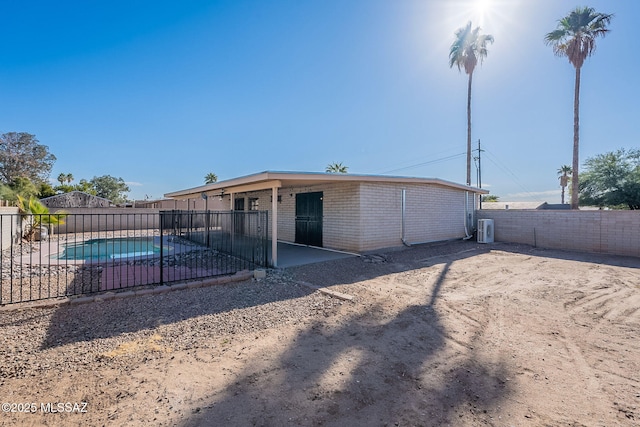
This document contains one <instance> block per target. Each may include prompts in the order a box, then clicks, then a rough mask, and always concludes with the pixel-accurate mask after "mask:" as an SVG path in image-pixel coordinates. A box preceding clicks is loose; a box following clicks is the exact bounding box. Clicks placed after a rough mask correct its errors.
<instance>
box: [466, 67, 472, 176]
mask: <svg viewBox="0 0 640 427" xmlns="http://www.w3.org/2000/svg"><path fill="white" fill-rule="evenodd" d="M472 79H473V71H472V72H471V73H469V87H468V89H467V185H471V80H472Z"/></svg>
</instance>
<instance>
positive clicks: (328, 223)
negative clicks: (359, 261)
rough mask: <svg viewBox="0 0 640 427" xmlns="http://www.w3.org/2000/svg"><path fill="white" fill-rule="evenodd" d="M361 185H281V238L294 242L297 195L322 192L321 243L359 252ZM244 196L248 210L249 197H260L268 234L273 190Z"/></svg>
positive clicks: (279, 236) (327, 246) (279, 232)
mask: <svg viewBox="0 0 640 427" xmlns="http://www.w3.org/2000/svg"><path fill="white" fill-rule="evenodd" d="M358 189H359V185H358V184H357V183H344V184H328V185H315V186H305V187H290V188H280V189H279V190H278V195H279V196H280V200H281V201H280V202H278V240H282V241H284V242H295V239H296V194H298V193H311V192H317V191H321V192H322V193H323V194H322V197H323V200H322V210H323V221H322V227H323V229H322V242H323V243H322V245H323V246H324V247H326V248H331V249H341V250H347V251H358V248H359V246H360V245H359V238H360V237H359V236H360V226H359V221H360V218H359V196H358ZM238 197H245V198H246V200H245V206H246V208H247V209H249V199H250V198H257V199H258V205H259V209H260V210H266V211H268V212H269V236H271V234H272V230H271V218H272V214H273V213H272V209H271V190H266V191H254V192H249V193H244V194H238V195H237V196H236V198H238Z"/></svg>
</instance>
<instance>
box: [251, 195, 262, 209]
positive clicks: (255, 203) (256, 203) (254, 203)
mask: <svg viewBox="0 0 640 427" xmlns="http://www.w3.org/2000/svg"><path fill="white" fill-rule="evenodd" d="M259 200H260V199H258V198H250V199H249V210H250V211H257V210H259V209H260V203H259Z"/></svg>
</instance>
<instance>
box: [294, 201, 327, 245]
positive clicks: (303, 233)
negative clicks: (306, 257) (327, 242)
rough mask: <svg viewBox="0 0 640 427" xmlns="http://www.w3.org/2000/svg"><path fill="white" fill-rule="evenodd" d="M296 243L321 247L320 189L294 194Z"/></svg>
mask: <svg viewBox="0 0 640 427" xmlns="http://www.w3.org/2000/svg"><path fill="white" fill-rule="evenodd" d="M296 243H300V244H302V245H309V246H319V247H322V191H317V192H314V193H299V194H296Z"/></svg>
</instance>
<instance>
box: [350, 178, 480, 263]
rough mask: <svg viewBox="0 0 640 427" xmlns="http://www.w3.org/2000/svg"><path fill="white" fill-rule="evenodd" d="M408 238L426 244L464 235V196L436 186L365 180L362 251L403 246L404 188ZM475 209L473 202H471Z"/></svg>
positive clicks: (362, 201) (361, 195)
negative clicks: (403, 191) (404, 191)
mask: <svg viewBox="0 0 640 427" xmlns="http://www.w3.org/2000/svg"><path fill="white" fill-rule="evenodd" d="M403 188H404V189H405V190H406V195H405V203H406V206H405V240H406V241H407V242H408V243H425V242H434V241H441V240H448V239H455V238H462V237H464V235H465V234H464V195H465V193H464V192H463V191H460V190H454V189H450V188H447V187H443V186H436V185H429V186H424V185H415V184H412V185H399V184H387V183H364V184H362V187H361V193H360V203H361V207H362V230H363V234H362V242H361V245H360V251H370V250H375V249H380V248H385V247H395V246H402V240H401V237H402V189H403ZM469 208H470V209H473V204H470V205H469Z"/></svg>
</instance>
